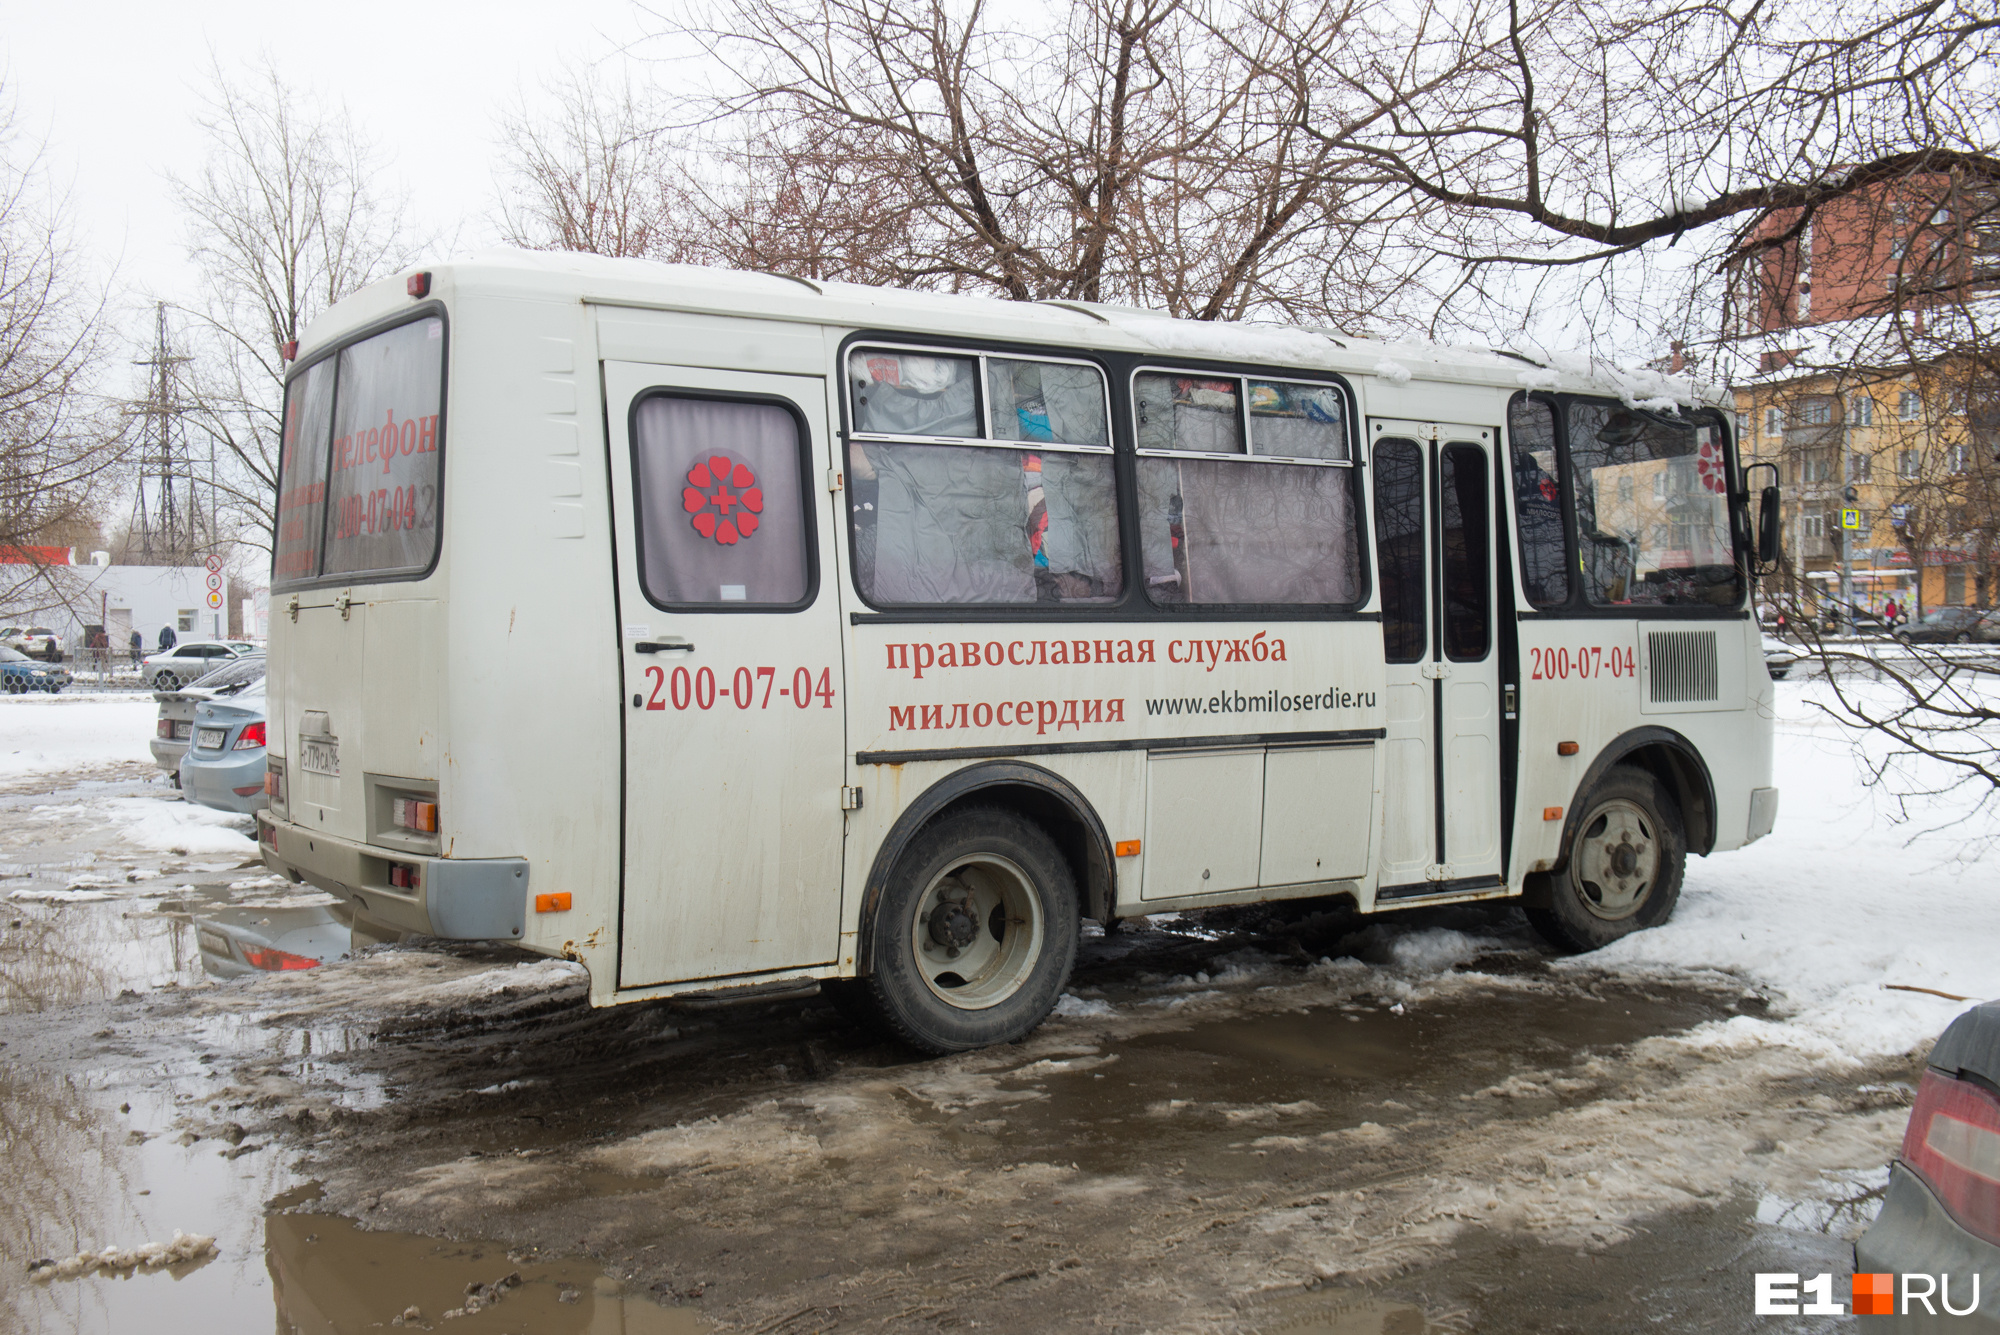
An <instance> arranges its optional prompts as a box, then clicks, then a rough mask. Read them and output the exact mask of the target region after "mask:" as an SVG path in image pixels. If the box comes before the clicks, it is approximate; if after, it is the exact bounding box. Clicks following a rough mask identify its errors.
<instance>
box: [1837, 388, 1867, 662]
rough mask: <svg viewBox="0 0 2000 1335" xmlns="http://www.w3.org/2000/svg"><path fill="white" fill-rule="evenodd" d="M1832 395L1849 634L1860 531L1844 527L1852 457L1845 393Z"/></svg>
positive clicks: (1851, 494) (1843, 614)
mask: <svg viewBox="0 0 2000 1335" xmlns="http://www.w3.org/2000/svg"><path fill="white" fill-rule="evenodd" d="M1834 392H1835V393H1836V394H1838V395H1839V396H1840V397H1839V398H1838V399H1837V400H1835V402H1834V405H1833V406H1834V409H1835V411H1837V412H1838V413H1839V414H1840V619H1841V620H1843V621H1845V622H1846V623H1847V629H1848V630H1849V631H1850V632H1852V631H1853V630H1854V628H1855V626H1854V535H1855V534H1856V533H1859V532H1860V531H1861V530H1859V529H1852V528H1849V527H1848V526H1847V511H1848V510H1849V508H1851V507H1852V506H1853V505H1854V504H1855V497H1856V496H1857V494H1858V493H1857V492H1856V491H1855V488H1854V483H1853V478H1852V477H1851V473H1852V468H1851V465H1852V464H1853V462H1854V461H1853V458H1852V457H1851V454H1852V452H1851V450H1850V449H1849V446H1848V439H1849V436H1848V433H1849V431H1850V430H1851V427H1850V426H1849V424H1848V420H1847V398H1848V396H1847V393H1846V391H1845V390H1844V389H1842V388H1841V387H1840V386H1839V384H1838V382H1836V384H1835V389H1834Z"/></svg>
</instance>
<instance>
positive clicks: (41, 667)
mask: <svg viewBox="0 0 2000 1335" xmlns="http://www.w3.org/2000/svg"><path fill="white" fill-rule="evenodd" d="M0 680H4V681H5V683H6V687H7V693H8V694H9V695H20V694H22V693H23V692H26V691H47V692H48V693H49V694H50V695H54V694H55V693H56V692H57V691H60V690H61V689H62V688H63V687H65V686H67V685H69V672H68V671H67V670H66V669H63V668H59V667H56V666H54V665H53V664H49V663H43V662H39V661H37V660H36V659H33V658H30V657H28V656H27V655H26V654H24V653H22V652H21V651H20V650H19V649H9V648H7V647H6V646H4V645H0Z"/></svg>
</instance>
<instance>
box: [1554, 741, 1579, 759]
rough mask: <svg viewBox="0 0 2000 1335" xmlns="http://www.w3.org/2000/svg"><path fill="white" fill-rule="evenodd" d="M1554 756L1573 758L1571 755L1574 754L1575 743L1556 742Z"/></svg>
mask: <svg viewBox="0 0 2000 1335" xmlns="http://www.w3.org/2000/svg"><path fill="white" fill-rule="evenodd" d="M1556 754H1557V755H1559V756H1573V755H1575V754H1576V743H1575V742H1557V743H1556Z"/></svg>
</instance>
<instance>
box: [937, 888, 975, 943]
mask: <svg viewBox="0 0 2000 1335" xmlns="http://www.w3.org/2000/svg"><path fill="white" fill-rule="evenodd" d="M970 899H971V891H969V890H967V889H966V888H965V887H963V886H959V887H957V893H956V895H954V894H953V888H952V887H949V886H947V887H945V888H944V889H941V890H939V891H938V904H937V907H936V908H934V909H932V910H931V916H930V923H929V926H930V937H931V940H933V941H935V942H937V943H938V944H939V945H941V946H943V947H944V948H945V949H946V950H948V951H950V952H951V953H952V954H953V955H956V954H957V953H958V952H959V951H961V950H964V949H965V948H966V947H967V946H969V945H971V944H972V943H973V942H974V941H975V940H977V939H978V937H979V919H978V918H976V917H974V916H973V912H972V906H971V904H970V903H969V902H968V901H969V900H970Z"/></svg>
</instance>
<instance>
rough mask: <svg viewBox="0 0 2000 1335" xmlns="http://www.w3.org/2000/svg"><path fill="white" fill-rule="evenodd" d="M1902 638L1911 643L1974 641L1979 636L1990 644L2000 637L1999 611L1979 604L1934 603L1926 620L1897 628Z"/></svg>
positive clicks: (1926, 615) (1897, 634)
mask: <svg viewBox="0 0 2000 1335" xmlns="http://www.w3.org/2000/svg"><path fill="white" fill-rule="evenodd" d="M1896 638H1897V639H1899V640H1908V641H1909V642H1910V643H1911V644H1971V643H1972V642H1973V641H1974V640H1979V641H1981V642H1983V643H1986V644H1991V643H1993V642H1994V641H1996V640H2000V612H1987V611H1982V610H1981V609H1979V608H1977V607H1933V608H1932V609H1931V610H1930V611H1928V612H1926V613H1924V616H1923V620H1921V621H1916V622H1912V623H1911V624H1910V625H1907V626H1904V627H1903V628H1902V629H1901V630H1898V631H1897V632H1896Z"/></svg>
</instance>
